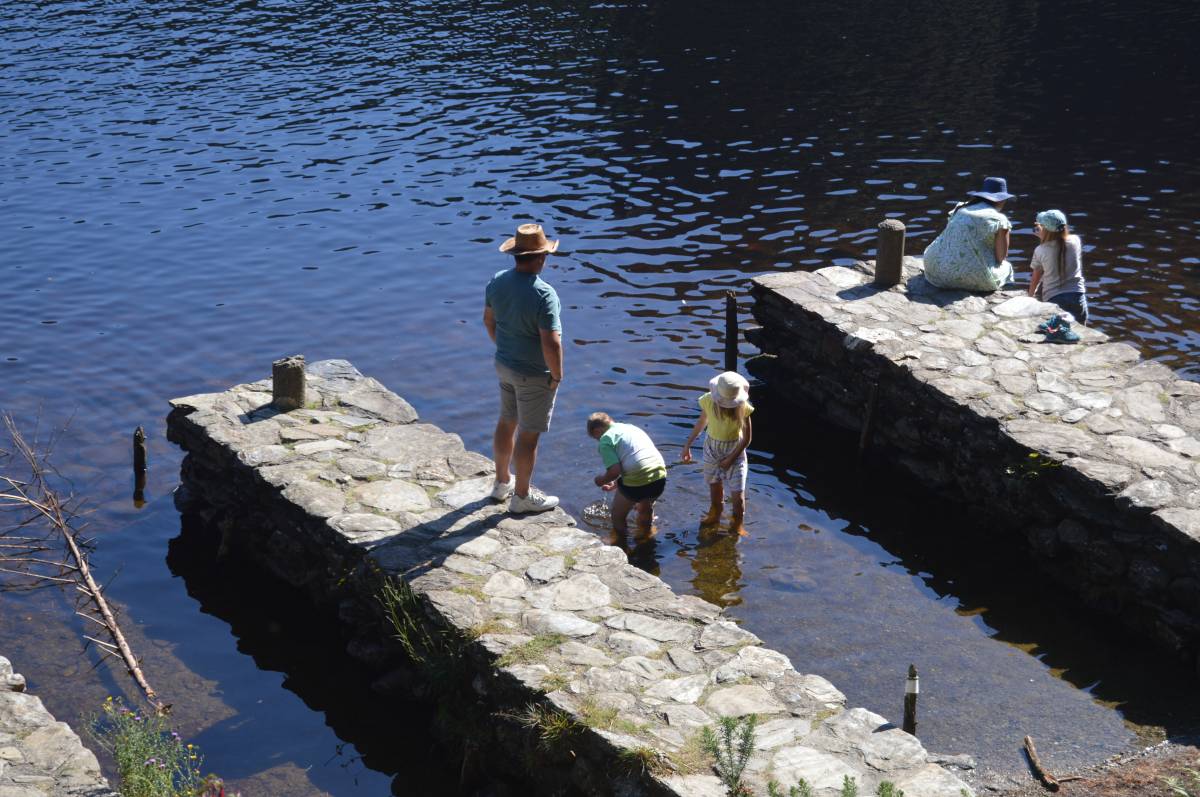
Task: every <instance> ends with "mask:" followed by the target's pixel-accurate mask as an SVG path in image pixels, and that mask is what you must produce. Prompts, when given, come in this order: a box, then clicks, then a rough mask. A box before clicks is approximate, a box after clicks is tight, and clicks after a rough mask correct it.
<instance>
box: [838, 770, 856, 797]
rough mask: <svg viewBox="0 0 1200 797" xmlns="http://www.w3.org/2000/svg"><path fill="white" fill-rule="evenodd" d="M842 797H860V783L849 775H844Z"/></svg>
mask: <svg viewBox="0 0 1200 797" xmlns="http://www.w3.org/2000/svg"><path fill="white" fill-rule="evenodd" d="M842 797H858V781H856V780H855V779H854V778H852V777H850V776H849V775H842Z"/></svg>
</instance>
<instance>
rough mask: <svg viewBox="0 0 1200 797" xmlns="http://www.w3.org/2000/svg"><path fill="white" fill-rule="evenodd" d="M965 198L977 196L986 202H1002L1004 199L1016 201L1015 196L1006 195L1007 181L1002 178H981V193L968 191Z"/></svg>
mask: <svg viewBox="0 0 1200 797" xmlns="http://www.w3.org/2000/svg"><path fill="white" fill-rule="evenodd" d="M967 196H977V197H979V198H980V199H986V200H987V201H988V202H1003V201H1004V200H1006V199H1016V198H1017V195H1016V194H1010V193H1008V181H1007V180H1005V179H1004V178H1003V177H985V178H983V190H982V191H968V192H967Z"/></svg>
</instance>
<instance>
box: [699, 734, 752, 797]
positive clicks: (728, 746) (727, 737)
mask: <svg viewBox="0 0 1200 797" xmlns="http://www.w3.org/2000/svg"><path fill="white" fill-rule="evenodd" d="M757 726H758V715H757V714H749V715H747V716H745V717H721V718H720V720H719V721H718V730H717V731H716V732H714V731H713V729H712V728H709V727H705V728H704V730H703V731H702V734H703V735H702V736H701V741H702V742H703V744H704V749H705V751H706V752H708V754H709V755H711V756H712V757H713V759H714V760H715V761H716V763H715V764H714V766H713V768H714V769H715V770H716V771H717V777H719V778H720V779H721V782H722V783H724V784H725V790H726V792H727V794H728V795H729V797H749V795H750V789H749V788H748V787H747V786H745V785H744V784H743V783H742V773H743V772H745V771H746V764H748V763H749V762H750V756H751V755H753V754H754V730H755V728H756V727H757Z"/></svg>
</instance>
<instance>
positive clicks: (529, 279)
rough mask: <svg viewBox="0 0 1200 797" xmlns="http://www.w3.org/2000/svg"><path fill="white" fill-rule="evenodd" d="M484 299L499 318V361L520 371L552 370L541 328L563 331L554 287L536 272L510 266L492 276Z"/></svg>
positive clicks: (497, 321) (526, 372)
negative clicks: (546, 356)
mask: <svg viewBox="0 0 1200 797" xmlns="http://www.w3.org/2000/svg"><path fill="white" fill-rule="evenodd" d="M484 298H485V301H486V303H487V306H488V307H490V308H492V314H493V315H494V316H495V318H496V362H498V363H500V364H501V365H506V366H508V367H509V368H511V369H513V370H514V371H516V372H517V373H519V374H528V375H530V376H538V375H542V374H548V373H550V369H549V368H547V367H546V358H545V357H543V356H542V336H541V333H540V332H539V330H543V329H545V330H549V331H552V332H562V323H561V321H560V320H559V311H560V308H559V303H558V294H557V293H555V292H554V289H553V288H551V287H550V285H549V284H547V283H546V282H545V281H544V280H543V279H542V278H541V277H539V276H538V275H537V274H529V273H526V272H522V271H517V270H516V269H515V268H510V269H505V270H504V271H501V272H498V273H497V274H496V276H494V277H492V281H491V282H489V283H488V286H487V291H486V293H485V297H484Z"/></svg>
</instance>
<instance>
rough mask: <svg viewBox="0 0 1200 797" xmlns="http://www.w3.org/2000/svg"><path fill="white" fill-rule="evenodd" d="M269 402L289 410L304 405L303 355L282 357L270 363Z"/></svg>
mask: <svg viewBox="0 0 1200 797" xmlns="http://www.w3.org/2000/svg"><path fill="white" fill-rule="evenodd" d="M271 403H272V404H273V405H274V406H275V409H277V410H280V411H282V412H289V411H291V410H294V409H299V408H300V407H303V406H304V403H305V398H304V355H303V354H296V355H293V356H291V357H284V358H283V359H282V360H276V361H275V362H273V363H272V364H271Z"/></svg>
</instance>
